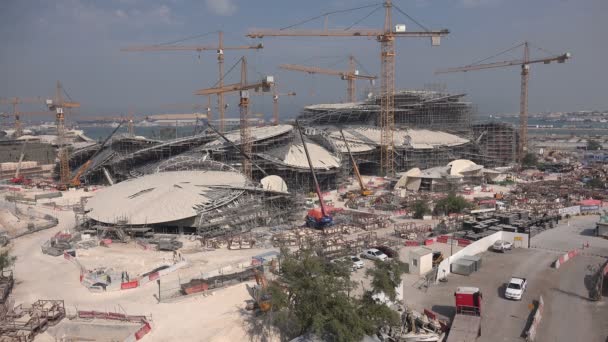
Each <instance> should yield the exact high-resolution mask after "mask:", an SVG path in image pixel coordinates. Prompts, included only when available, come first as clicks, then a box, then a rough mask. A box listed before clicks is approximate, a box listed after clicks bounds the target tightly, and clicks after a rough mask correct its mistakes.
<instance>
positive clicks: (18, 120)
mask: <svg viewBox="0 0 608 342" xmlns="http://www.w3.org/2000/svg"><path fill="white" fill-rule="evenodd" d="M26 103H30V104H32V103H44V99H43V98H41V97H29V98H23V97H13V98H10V99H0V104H3V105H12V106H13V116H14V118H15V133H14V134H13V137H14V138H18V137H20V136H21V135H22V134H23V128H22V127H21V115H24V114H39V113H20V112H19V109H18V108H19V105H20V104H26Z"/></svg>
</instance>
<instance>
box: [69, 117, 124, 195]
mask: <svg viewBox="0 0 608 342" xmlns="http://www.w3.org/2000/svg"><path fill="white" fill-rule="evenodd" d="M123 123H124V121H121V122H119V123H118V126H116V128H114V130H113V131H112V133H110V135H108V136H107V137H106V139H105V140H104V141H103V142H102V143H101V146H99V149H98V150H97V151H95V153H93V155H92V156H91V158H89V160H87V161H86V162H85V163H84V164H82V166H81V167H80V168H79V169H78V171H76V174H75V175H74V177H72V180H71V181H70V186H73V187H79V186H80V185H81V183H80V177H82V175H83V174H84V173H85V172H86V171H87V170H88V169H89V167H90V166H91V163H93V160H94V159H95V157H97V155H98V154H99V153H101V151H103V148H104V146H106V144H107V143H108V141H110V139H111V138H112V137H113V136H114V134H115V133H116V131H118V129H119V128H120V126H122V124H123Z"/></svg>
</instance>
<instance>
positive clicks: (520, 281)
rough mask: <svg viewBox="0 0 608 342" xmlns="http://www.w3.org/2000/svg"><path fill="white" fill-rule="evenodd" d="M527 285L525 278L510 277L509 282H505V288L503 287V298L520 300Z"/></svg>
mask: <svg viewBox="0 0 608 342" xmlns="http://www.w3.org/2000/svg"><path fill="white" fill-rule="evenodd" d="M527 286H528V282H527V281H526V278H518V277H513V278H511V280H510V281H509V284H507V288H506V289H505V298H507V299H515V300H521V297H522V296H523V295H524V291H526V287H527Z"/></svg>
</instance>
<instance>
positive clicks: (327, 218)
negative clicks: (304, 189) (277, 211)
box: [296, 120, 334, 229]
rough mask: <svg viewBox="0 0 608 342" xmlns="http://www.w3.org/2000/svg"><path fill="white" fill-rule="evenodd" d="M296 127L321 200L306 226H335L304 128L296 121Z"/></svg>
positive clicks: (307, 216) (311, 212)
mask: <svg viewBox="0 0 608 342" xmlns="http://www.w3.org/2000/svg"><path fill="white" fill-rule="evenodd" d="M296 127H297V128H298V132H299V133H300V139H302V145H303V146H304V152H305V153H306V159H307V160H308V166H309V167H310V173H311V174H312V179H313V180H314V182H315V192H316V193H317V197H318V198H319V204H320V208H313V209H310V210H309V211H308V214H307V215H306V225H307V226H308V227H310V228H317V229H323V228H325V227H329V226H333V224H334V219H333V217H332V216H331V215H330V214H329V212H328V211H327V208H326V207H325V202H323V195H321V188H319V181H318V180H317V174H316V173H315V169H314V167H313V166H312V161H311V159H310V154H309V153H308V147H307V146H306V141H304V135H303V134H302V127H300V123H299V122H298V120H296Z"/></svg>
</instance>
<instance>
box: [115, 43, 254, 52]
mask: <svg viewBox="0 0 608 342" xmlns="http://www.w3.org/2000/svg"><path fill="white" fill-rule="evenodd" d="M219 48H220V47H219V46H210V45H134V46H129V47H126V48H122V49H120V51H122V52H149V51H198V52H202V51H217V50H218V49H219ZM263 48H264V45H263V44H256V45H237V46H224V47H222V50H247V49H263Z"/></svg>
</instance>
